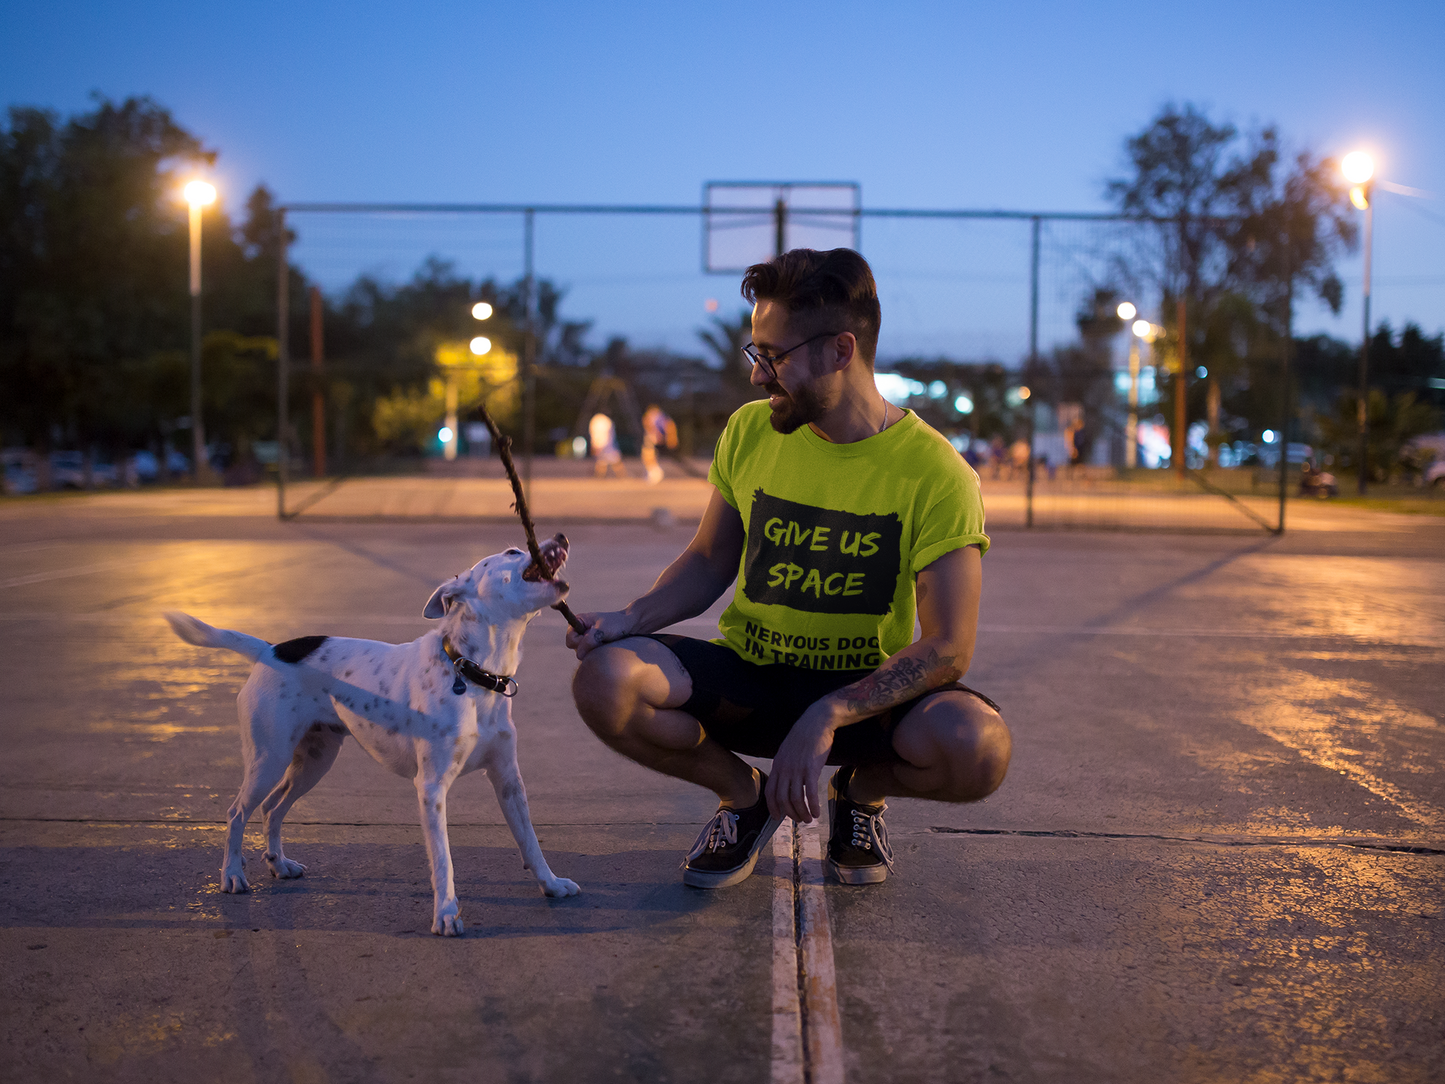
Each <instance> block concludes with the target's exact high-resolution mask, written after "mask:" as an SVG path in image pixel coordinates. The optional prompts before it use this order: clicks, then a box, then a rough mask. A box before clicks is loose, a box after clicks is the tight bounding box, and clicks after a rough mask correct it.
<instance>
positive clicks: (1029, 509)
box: [1024, 215, 1042, 527]
mask: <svg viewBox="0 0 1445 1084" xmlns="http://www.w3.org/2000/svg"><path fill="white" fill-rule="evenodd" d="M1041 222H1042V219H1041V218H1040V217H1039V216H1038V215H1034V217H1033V251H1032V254H1031V258H1030V261H1029V363H1028V368H1027V369H1026V370H1025V375H1026V378H1027V379H1029V380H1033V379H1034V374H1035V373H1036V372H1037V369H1038V360H1039V226H1040V223H1041ZM1024 403H1025V404H1027V405H1026V408H1025V409H1026V410H1027V411H1028V420H1029V469H1028V473H1027V475H1026V476H1025V477H1026V479H1027V481H1026V482H1025V483H1024V526H1025V527H1032V526H1033V525H1034V471H1035V469H1036V468H1035V465H1034V422H1035V417H1034V416H1035V413H1036V411H1037V409H1038V408H1037V402H1036V400H1035V399H1034V389H1033V388H1029V397H1028V398H1027V399H1025V400H1024Z"/></svg>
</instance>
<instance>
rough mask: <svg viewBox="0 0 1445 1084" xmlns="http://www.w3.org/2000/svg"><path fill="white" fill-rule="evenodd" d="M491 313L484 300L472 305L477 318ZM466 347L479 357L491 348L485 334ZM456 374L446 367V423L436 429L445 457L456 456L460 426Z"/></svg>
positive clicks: (483, 317)
mask: <svg viewBox="0 0 1445 1084" xmlns="http://www.w3.org/2000/svg"><path fill="white" fill-rule="evenodd" d="M491 315H492V306H491V305H489V304H487V303H486V302H485V301H478V302H477V303H476V304H475V305H473V306H472V316H473V317H474V318H475V319H477V320H486V319H488V318H489V317H490V316H491ZM467 349H468V350H469V351H470V352H471V354H472V356H473V357H478V358H479V357H481V356H482V355H484V354H487V353H489V352H490V351H491V349H492V340H491V339H489V338H487V337H486V336H485V335H477V336H474V337H473V338H472V340H471V342H469V343H467ZM458 405H459V404H458V393H457V374H456V371H455V368H454V367H449V368H448V369H447V387H446V411H447V420H446V423H445V424H444V425H443V426H442V427H441V428H440V429H438V430H437V439H438V440H440V441H441V442H442V455H443V457H445V458H446V459H455V458H456V457H457V451H458V444H459V438H460V434H461V426H460V425H458V424H457V422H458V419H457V408H458Z"/></svg>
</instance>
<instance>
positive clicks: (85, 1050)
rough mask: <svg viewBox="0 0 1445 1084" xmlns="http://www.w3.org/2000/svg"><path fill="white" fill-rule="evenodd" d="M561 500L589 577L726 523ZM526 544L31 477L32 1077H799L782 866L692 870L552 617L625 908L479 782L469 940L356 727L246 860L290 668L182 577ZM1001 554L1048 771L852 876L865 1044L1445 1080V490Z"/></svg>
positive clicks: (2, 598) (361, 569) (357, 593)
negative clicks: (273, 833) (279, 837)
mask: <svg viewBox="0 0 1445 1084" xmlns="http://www.w3.org/2000/svg"><path fill="white" fill-rule="evenodd" d="M83 500H84V499H83ZM17 507H18V508H20V509H21V512H20V513H15V512H13V511H12V510H13V509H15V508H17ZM66 507H67V508H72V507H73V508H74V509H77V510H79V509H82V508H84V507H86V506H85V505H83V504H80V503H74V502H67V503H66ZM541 527H542V529H543V530H545V531H548V532H550V531H552V530H555V529H559V528H560V529H564V530H567V531H568V533H569V534H570V535H571V537H572V539H573V559H572V562H571V566H570V572H569V578H570V579H571V581H572V583H573V585H574V587H573V598H572V602H573V605H574V607H575V608H577V609H579V610H586V609H593V608H598V609H600V608H605V607H611V606H615V605H619V604H621V603H624V602H625V601H627V600H628V599H629V598H631V597H632V596H633V595H635V594H636V593H637V592H639V591H640V590H642V589H644V588H645V587H646V586H647V585H648V584H649V583H650V582H651V580H652V579H653V577H654V576H655V575H656V573H657V571H658V570H659V569H660V568H661V567H662V565H663V564H664V563H665V562H666V561H667V560H668V559H669V558H670V557H671V556H672V555H673V554H675V553H676V551H677V550H678V549H679V548H680V547H681V546H682V545H683V544H684V543H685V542H686V540H687V538H688V537H689V534H690V530H691V527H690V525H688V524H685V523H679V524H678V525H677V526H674V527H671V528H668V529H654V528H651V527H648V526H646V525H637V524H634V525H611V526H609V525H605V524H584V525H581V526H573V525H570V524H568V523H567V522H566V521H565V520H561V519H556V520H549V521H546V522H543V523H542V524H541ZM519 539H520V532H519V531H518V530H517V529H515V528H513V527H511V526H509V525H506V524H482V525H474V524H466V523H459V522H451V523H434V522H433V523H413V524H406V523H341V522H330V523H308V522H307V521H306V520H304V519H303V520H300V521H297V522H293V523H289V524H284V525H283V524H278V523H276V522H275V521H273V520H268V519H265V518H264V517H259V516H258V517H244V516H242V517H235V516H224V515H210V516H200V517H191V516H186V515H184V514H182V513H181V512H173V513H172V514H170V515H158V514H148V515H109V514H105V513H102V512H99V511H96V512H93V513H89V514H84V515H78V514H49V513H47V512H46V511H45V510H44V509H43V508H42V507H40V506H37V505H33V504H29V505H12V506H0V559H3V564H0V642H3V645H4V647H3V651H0V689H3V710H0V727H3V730H0V733H3V735H4V739H5V748H6V754H5V756H4V757H3V758H0V837H3V838H0V958H3V961H4V966H3V968H0V1078H3V1079H4V1080H6V1081H17V1082H18V1081H31V1080H34V1081H51V1080H81V1081H91V1080H106V1081H109V1080H118V1081H129V1080H137V1081H146V1082H148V1084H149V1082H162V1081H173V1080H185V1081H195V1080H216V1081H232V1080H234V1081H272V1080H292V1081H352V1080H358V1081H359V1080H387V1081H389V1080H453V1079H456V1080H461V1079H466V1080H481V1081H491V1080H506V1081H544V1080H563V1079H565V1080H569V1081H572V1080H578V1081H593V1080H607V1081H612V1080H624V1081H629V1080H637V1081H691V1080H718V1081H766V1080H769V1079H774V1078H775V1076H774V1073H775V1069H776V1066H775V1065H773V1064H772V1050H771V1047H770V1038H769V1036H770V1026H771V1025H770V1015H771V1012H772V1009H771V1002H770V983H771V953H772V949H771V947H770V939H771V934H772V919H771V906H772V905H771V895H772V884H771V882H772V880H773V872H774V871H773V870H772V869H771V867H770V864H769V863H770V860H765V862H764V863H763V864H761V865H760V867H759V872H758V875H756V876H755V877H753V878H752V879H751V880H749V881H748V882H745V883H744V884H742V885H739V886H737V887H735V888H733V889H730V890H726V891H723V892H719V893H715V894H710V893H701V892H696V891H693V890H688V889H684V888H683V887H682V886H681V884H680V883H679V880H678V869H677V866H678V863H679V861H680V859H681V856H682V854H683V853H684V852H685V851H686V849H687V848H688V846H689V845H690V844H691V842H692V839H693V836H694V835H695V833H696V831H697V826H698V824H699V823H700V822H701V821H702V820H703V819H705V818H706V816H707V815H708V814H709V813H710V812H711V810H712V807H713V802H712V800H711V799H710V798H709V796H707V795H704V794H699V793H695V792H693V791H691V790H690V789H689V788H687V787H685V786H683V785H681V784H677V783H674V782H672V781H669V780H667V779H663V778H661V777H658V776H654V775H651V774H649V773H647V772H644V771H642V770H641V769H638V768H635V767H633V766H631V765H629V764H627V763H625V762H623V761H621V760H620V759H618V758H617V757H615V756H613V755H612V754H610V753H609V752H607V751H606V750H604V749H603V748H601V747H600V746H599V745H598V744H597V743H596V742H595V741H594V740H592V739H591V737H590V736H589V735H588V734H587V733H586V732H585V730H584V728H583V727H582V726H581V724H580V723H579V722H578V721H577V719H576V717H575V713H574V712H573V710H572V708H571V706H570V700H569V698H568V694H567V683H568V679H569V677H570V674H571V670H572V665H573V664H572V660H571V658H570V655H569V653H568V652H566V650H565V648H563V647H562V645H561V636H562V626H561V622H560V618H558V617H557V615H555V614H552V613H550V612H548V613H546V614H544V615H542V616H541V617H540V618H539V619H538V620H537V622H536V624H535V625H534V626H533V629H532V631H531V632H530V633H529V637H528V641H527V655H526V658H525V660H524V662H523V665H522V669H521V671H520V672H519V675H518V679H519V681H520V683H521V686H522V692H521V695H520V696H519V697H518V698H517V700H516V702H515V709H516V718H517V721H518V726H519V729H520V732H521V738H520V742H521V762H522V771H523V775H524V777H525V779H526V781H527V784H528V790H529V793H530V796H531V804H532V812H533V817H534V819H535V821H536V823H537V826H538V831H539V835H540V836H541V838H542V841H543V846H544V848H545V849H546V851H547V853H548V856H549V860H550V861H551V863H552V865H553V867H554V868H555V869H556V870H557V871H558V872H559V873H561V874H563V875H565V876H570V877H572V878H574V879H575V880H577V881H578V882H579V883H580V884H581V885H582V889H583V894H582V895H581V896H580V897H577V898H575V899H570V900H562V901H548V900H545V899H543V898H542V896H541V895H540V893H539V892H538V891H537V889H536V887H535V885H534V883H533V882H532V880H531V878H530V875H528V874H526V873H524V872H523V871H522V870H521V868H520V861H519V859H518V857H517V854H516V850H515V847H514V846H513V844H512V841H511V839H510V837H509V835H508V833H507V831H506V829H505V827H504V826H503V825H502V821H501V818H500V815H499V813H498V810H497V807H496V803H495V801H494V799H493V797H492V795H491V791H490V787H489V786H488V785H487V784H486V782H485V780H483V779H481V778H480V777H477V776H472V777H468V778H466V779H464V780H462V781H461V782H460V783H459V784H458V786H457V787H456V788H454V790H453V792H452V799H451V802H450V807H449V811H450V815H451V823H452V831H451V839H452V846H453V851H454V855H455V859H456V866H457V877H458V895H459V897H460V899H461V903H462V914H463V917H464V918H465V920H466V922H467V927H468V929H467V936H466V937H465V938H463V939H461V940H443V939H440V938H434V937H432V936H430V935H429V934H428V933H427V930H428V928H429V920H430V898H431V892H430V887H429V884H428V880H427V872H426V865H425V859H424V853H423V848H422V844H421V835H420V830H419V828H418V827H417V815H416V804H415V797H414V792H413V790H412V789H411V787H410V785H409V784H408V783H407V782H406V781H404V780H401V779H398V778H396V777H394V776H391V775H389V774H388V773H386V772H385V771H384V770H383V769H381V768H380V767H378V766H376V765H374V764H373V763H372V762H371V761H370V760H369V759H368V758H367V757H366V756H365V754H363V753H361V752H360V751H359V750H358V749H357V748H356V747H355V745H354V743H347V746H346V748H345V749H344V751H343V753H342V755H341V758H340V760H339V761H338V764H337V766H336V768H335V769H333V771H332V772H331V774H330V775H329V776H328V777H327V779H326V780H325V781H324V782H323V783H322V784H321V785H320V786H319V787H318V788H317V789H316V790H315V791H313V792H312V794H310V795H309V796H307V797H306V798H305V799H303V800H302V801H301V803H299V804H298V806H297V807H296V809H295V810H294V811H293V813H292V815H291V817H290V818H289V819H288V826H289V827H290V831H289V832H288V848H289V853H290V854H291V855H293V856H294V857H296V858H298V859H299V860H300V861H302V862H305V863H307V864H308V865H309V870H308V873H307V875H306V877H305V878H303V879H300V880H296V881H286V882H282V881H273V880H271V879H269V878H267V877H266V876H265V867H264V864H263V863H262V862H261V861H260V858H259V854H260V849H261V846H260V843H261V841H260V838H259V831H258V828H259V826H258V825H257V824H256V822H254V821H253V827H252V831H251V832H250V834H249V836H248V852H249V854H250V863H249V866H248V870H249V873H250V875H251V877H252V883H253V885H254V886H255V891H253V892H252V893H251V894H249V895H245V896H224V895H222V894H220V893H219V891H218V889H217V884H216V880H217V877H216V871H217V867H218V865H219V861H220V846H221V830H220V826H221V822H222V820H223V818H224V812H225V809H226V806H227V805H228V804H229V802H230V800H231V798H232V797H233V796H234V793H235V788H236V786H237V784H238V782H239V764H240V761H239V755H238V743H237V737H236V734H235V727H234V695H235V691H236V689H237V688H238V687H239V686H240V684H241V682H242V681H243V680H244V677H245V673H246V666H245V664H244V662H243V661H242V660H241V659H239V657H236V656H231V655H227V654H225V653H220V652H204V651H201V650H198V649H195V648H192V647H189V646H188V645H185V644H182V643H181V642H179V641H178V640H176V639H175V638H174V637H173V636H172V635H171V633H170V632H169V630H168V629H167V628H166V627H165V626H164V624H163V623H162V622H161V621H160V619H159V617H158V616H157V614H158V611H160V610H162V609H169V608H180V609H185V610H187V611H189V612H191V613H193V614H196V615H197V616H199V617H201V618H203V619H205V620H207V621H210V622H212V623H215V624H219V625H223V626H227V627H234V628H240V629H244V630H246V631H249V632H252V633H254V634H256V635H260V636H265V637H267V638H269V639H272V640H279V639H282V638H286V637H290V636H295V635H300V634H306V633H335V634H346V635H359V636H372V637H377V638H381V639H388V640H402V639H408V638H411V637H413V636H416V635H419V634H420V633H421V632H423V631H424V630H425V628H426V625H427V623H426V622H425V621H424V620H423V619H421V617H420V610H421V606H422V604H423V602H424V601H425V599H426V598H427V596H428V594H429V593H430V591H431V590H432V588H433V587H434V585H435V584H436V583H437V582H439V581H440V580H441V579H443V578H444V577H446V576H448V575H450V574H452V573H453V572H455V571H457V570H458V569H460V568H462V567H465V566H466V565H468V564H470V563H472V562H473V561H474V560H476V559H477V558H479V557H481V556H483V555H485V554H487V553H490V552H495V551H496V550H498V549H501V548H503V547H504V546H505V545H509V544H514V543H516V542H517V541H519ZM985 572H986V590H985V599H984V611H983V616H982V630H981V636H980V641H979V646H978V650H977V654H976V656H975V661H974V665H973V669H972V671H971V675H970V681H971V682H972V683H974V684H976V685H977V686H978V687H980V688H982V689H984V690H985V691H987V692H989V693H990V694H991V695H992V696H993V697H994V698H995V699H996V700H998V701H999V702H1000V704H1001V705H1002V706H1003V708H1004V713H1005V717H1006V718H1007V719H1008V721H1009V722H1010V724H1011V726H1012V728H1013V732H1014V736H1015V754H1014V760H1013V765H1012V769H1011V771H1010V775H1009V778H1008V780H1007V782H1006V783H1005V784H1004V787H1003V788H1002V790H1000V791H999V792H998V794H996V795H995V796H994V797H993V798H991V799H990V800H988V801H987V802H985V803H982V804H979V805H976V806H970V807H942V806H934V805H929V804H925V803H918V802H908V801H896V802H894V803H893V805H892V807H891V809H890V812H889V815H888V822H889V826H890V830H891V834H892V840H893V843H894V847H895V850H896V851H897V855H898V861H897V869H896V872H895V874H894V875H893V876H892V877H891V878H890V880H889V881H888V882H887V883H886V884H884V885H881V886H876V887H871V888H865V889H857V888H843V887H841V886H831V887H829V888H828V889H827V890H826V898H827V903H828V909H829V911H830V914H831V923H832V933H833V947H834V956H835V964H836V972H837V998H838V1004H839V1008H840V1011H841V1020H842V1032H841V1033H842V1041H843V1047H844V1050H843V1064H844V1067H845V1070H846V1079H848V1080H849V1081H857V1082H862V1081H975V1080H977V1081H1069V1082H1072V1081H1130V1082H1133V1081H1139V1082H1145V1081H1148V1082H1154V1081H1206V1080H1208V1081H1214V1080H1220V1081H1225V1080H1227V1081H1261V1082H1263V1081H1269V1082H1274V1081H1281V1082H1285V1081H1314V1080H1319V1081H1335V1080H1340V1081H1422V1082H1423V1081H1437V1080H1440V1079H1442V1078H1445V998H1442V996H1441V990H1442V989H1445V951H1442V944H1445V923H1442V911H1445V906H1442V900H1445V896H1442V892H1445V856H1442V851H1445V768H1442V762H1445V730H1442V715H1445V707H1442V705H1445V668H1442V662H1445V521H1442V520H1439V519H1433V518H1430V519H1427V518H1424V517H1419V518H1411V517H1375V518H1373V519H1372V518H1369V517H1367V516H1363V515H1361V516H1359V517H1357V518H1355V519H1351V518H1348V517H1342V518H1341V519H1340V520H1339V522H1338V523H1337V524H1336V525H1335V529H1333V530H1329V531H1326V530H1314V531H1302V532H1299V533H1295V534H1290V535H1287V536H1285V537H1284V538H1281V539H1270V538H1267V537H1265V536H1263V535H1262V534H1261V535H1257V536H1254V535H1250V536H1206V537H1191V536H1181V535H1135V534H1082V533H1061V532H1060V533H1049V532H1044V533H1024V532H1019V531H1001V532H999V533H998V534H997V535H996V538H995V546H994V549H993V551H992V552H991V553H990V554H989V555H988V557H987V558H986V559H985ZM706 628H707V624H706V621H705V620H699V621H697V622H694V623H690V624H688V625H687V626H686V627H685V629H684V631H691V632H693V633H695V634H705V633H706Z"/></svg>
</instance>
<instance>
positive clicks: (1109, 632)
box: [663, 618, 1434, 647]
mask: <svg viewBox="0 0 1445 1084" xmlns="http://www.w3.org/2000/svg"><path fill="white" fill-rule="evenodd" d="M683 629H685V630H687V631H688V632H689V633H692V632H694V631H697V630H706V631H707V634H708V635H709V636H716V635H717V634H718V630H717V622H716V621H705V620H703V619H701V618H692V619H691V620H688V621H679V622H677V623H676V624H675V625H669V626H668V628H667V629H665V630H663V631H672V630H683ZM978 631H979V632H990V633H999V634H1007V633H1013V634H1020V635H1046V636H1146V637H1149V638H1150V639H1154V638H1158V637H1164V636H1170V637H1184V638H1194V639H1211V640H1213V639H1225V640H1360V639H1365V638H1364V637H1361V636H1359V635H1358V634H1356V633H1349V632H1329V631H1326V630H1322V629H1296V630H1289V629H1220V628H1210V629H1157V628H1141V627H1138V626H1133V625H986V624H980V625H979V626H978ZM1370 639H1371V642H1375V639H1376V638H1370ZM1389 642H1391V643H1394V642H1395V641H1393V640H1392V641H1389ZM1407 646H1412V645H1407ZM1423 646H1427V647H1429V646H1434V645H1433V644H1426V645H1423Z"/></svg>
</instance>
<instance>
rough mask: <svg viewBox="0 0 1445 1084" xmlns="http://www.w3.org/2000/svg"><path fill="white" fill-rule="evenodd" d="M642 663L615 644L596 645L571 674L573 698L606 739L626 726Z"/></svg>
mask: <svg viewBox="0 0 1445 1084" xmlns="http://www.w3.org/2000/svg"><path fill="white" fill-rule="evenodd" d="M639 665H640V664H639V662H638V660H637V658H636V656H634V655H633V654H632V653H631V652H629V651H627V650H625V649H619V648H617V647H615V646H613V645H612V644H603V645H602V646H600V647H596V648H593V649H592V650H591V651H589V652H588V653H587V656H586V657H585V658H584V659H583V660H582V661H581V663H580V664H578V666H577V672H576V673H575V674H573V675H572V701H573V703H575V704H576V705H577V713H578V714H579V715H581V716H582V721H583V722H584V723H586V724H587V725H588V727H590V728H591V729H592V732H593V733H595V734H596V735H597V736H598V737H599V738H602V739H603V740H604V741H605V740H607V739H609V738H616V737H618V736H620V735H621V734H622V732H623V731H624V730H626V729H627V721H628V719H629V718H630V717H631V715H632V708H633V706H634V704H635V701H636V699H637V690H636V685H637V669H638V667H639Z"/></svg>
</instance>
